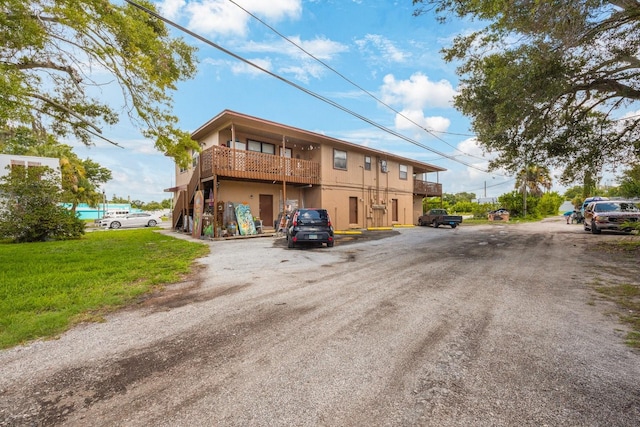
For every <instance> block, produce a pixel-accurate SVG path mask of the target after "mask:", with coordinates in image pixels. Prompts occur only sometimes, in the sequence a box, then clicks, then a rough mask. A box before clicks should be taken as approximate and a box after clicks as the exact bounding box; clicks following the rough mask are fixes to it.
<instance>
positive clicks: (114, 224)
mask: <svg viewBox="0 0 640 427" xmlns="http://www.w3.org/2000/svg"><path fill="white" fill-rule="evenodd" d="M121 225H122V224H120V223H119V222H118V221H113V222H112V223H111V225H110V227H111V228H120V226H121Z"/></svg>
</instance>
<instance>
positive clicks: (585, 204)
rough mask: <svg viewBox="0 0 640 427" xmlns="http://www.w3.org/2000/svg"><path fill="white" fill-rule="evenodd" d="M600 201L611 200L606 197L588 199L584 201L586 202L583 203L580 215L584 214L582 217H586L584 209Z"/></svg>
mask: <svg viewBox="0 0 640 427" xmlns="http://www.w3.org/2000/svg"><path fill="white" fill-rule="evenodd" d="M600 200H609V199H608V198H606V197H600V196H594V197H587V198H586V199H584V202H582V206H580V213H581V214H582V216H583V217H584V209H585V208H586V207H587V205H588V204H589V203H591V202H598V201H600Z"/></svg>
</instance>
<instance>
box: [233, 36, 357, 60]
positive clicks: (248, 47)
mask: <svg viewBox="0 0 640 427" xmlns="http://www.w3.org/2000/svg"><path fill="white" fill-rule="evenodd" d="M287 38H288V39H289V40H291V41H292V42H293V43H295V44H296V45H298V46H300V47H302V49H304V50H305V51H307V52H309V53H310V54H311V55H313V56H315V57H316V58H318V59H321V60H331V59H333V58H334V57H335V56H336V55H338V54H340V53H344V52H347V51H349V47H348V46H347V45H344V44H342V43H339V42H335V41H333V40H329V39H327V38H324V37H316V38H315V39H312V40H302V39H300V36H290V37H287ZM240 50H242V51H245V52H259V53H265V52H266V53H279V54H286V55H288V56H291V57H294V58H300V57H303V58H309V57H308V56H307V54H306V53H304V52H302V50H300V49H298V48H297V47H296V46H294V45H293V44H291V43H289V42H288V41H286V40H278V41H265V42H262V43H258V42H255V41H251V42H248V43H246V44H245V45H244V46H242V47H241V48H240Z"/></svg>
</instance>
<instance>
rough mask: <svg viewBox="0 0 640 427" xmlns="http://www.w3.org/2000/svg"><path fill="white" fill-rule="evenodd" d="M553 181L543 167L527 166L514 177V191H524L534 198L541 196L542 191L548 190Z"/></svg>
mask: <svg viewBox="0 0 640 427" xmlns="http://www.w3.org/2000/svg"><path fill="white" fill-rule="evenodd" d="M552 184H553V181H552V179H551V174H550V173H549V169H547V168H546V167H544V166H536V165H529V166H527V167H525V168H522V169H521V170H520V172H518V176H517V177H516V189H517V190H518V191H520V192H522V191H524V190H525V189H526V190H527V191H528V192H529V193H531V194H533V195H534V196H538V197H540V196H542V194H543V193H544V190H547V191H548V190H550V189H551V186H552Z"/></svg>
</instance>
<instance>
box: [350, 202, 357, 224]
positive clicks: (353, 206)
mask: <svg viewBox="0 0 640 427" xmlns="http://www.w3.org/2000/svg"><path fill="white" fill-rule="evenodd" d="M357 223H358V198H357V197H349V224H357Z"/></svg>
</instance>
